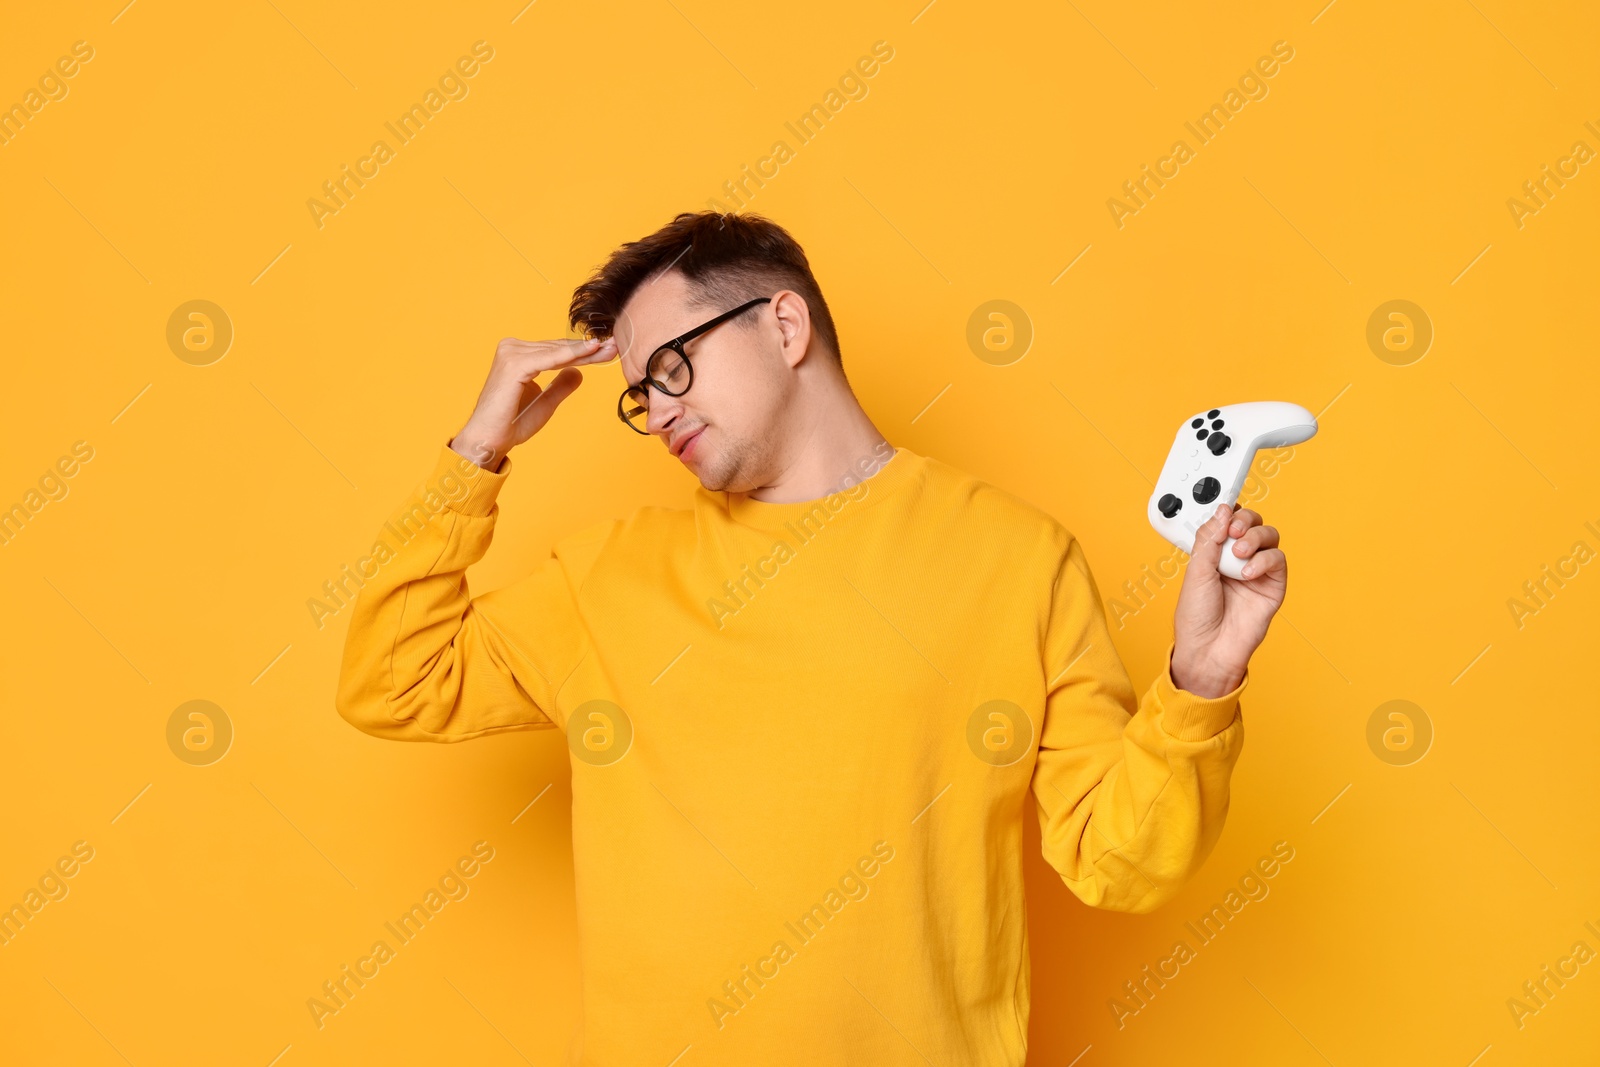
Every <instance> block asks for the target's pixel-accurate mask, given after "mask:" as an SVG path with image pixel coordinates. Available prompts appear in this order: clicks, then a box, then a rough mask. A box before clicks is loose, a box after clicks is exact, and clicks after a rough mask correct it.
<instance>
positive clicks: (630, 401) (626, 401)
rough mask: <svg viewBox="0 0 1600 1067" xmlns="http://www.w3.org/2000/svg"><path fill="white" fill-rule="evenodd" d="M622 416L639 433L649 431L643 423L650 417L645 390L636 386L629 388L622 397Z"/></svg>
mask: <svg viewBox="0 0 1600 1067" xmlns="http://www.w3.org/2000/svg"><path fill="white" fill-rule="evenodd" d="M622 417H623V418H624V419H626V420H627V421H628V425H629V426H632V427H633V428H634V429H635V430H638V431H639V432H640V433H649V432H650V431H649V430H648V429H646V428H645V423H646V421H647V420H648V419H649V417H650V408H649V405H648V402H647V400H646V396H645V391H644V390H643V389H641V388H639V387H638V386H635V387H634V388H632V389H629V390H628V392H627V395H625V396H624V397H623V398H622Z"/></svg>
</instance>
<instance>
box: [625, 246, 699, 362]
mask: <svg viewBox="0 0 1600 1067" xmlns="http://www.w3.org/2000/svg"><path fill="white" fill-rule="evenodd" d="M688 298H689V287H688V284H687V282H686V281H685V279H684V278H683V276H682V275H680V274H677V273H675V272H668V273H666V274H664V275H661V276H660V277H658V278H656V279H655V280H654V281H648V282H645V283H644V284H643V285H641V286H640V287H639V288H638V289H637V290H635V291H634V293H633V295H632V296H630V297H629V298H628V302H627V303H626V304H624V305H623V306H622V310H621V311H619V312H617V318H616V321H615V322H614V323H613V324H612V327H611V336H612V337H614V338H616V341H617V351H618V352H620V353H621V354H622V360H621V362H622V371H623V374H624V375H625V376H626V378H627V380H628V381H630V382H636V381H638V380H639V379H640V378H642V377H643V376H644V361H645V360H646V359H648V358H649V357H650V353H652V352H654V351H655V350H656V349H657V348H659V347H661V345H662V343H663V342H665V341H667V340H669V339H671V338H673V337H676V336H678V334H680V333H682V332H683V331H685V330H687V329H690V328H691V327H692V326H693V325H694V324H693V323H692V322H691V323H687V324H685V319H687V318H690V317H692V316H691V315H690V314H689V311H690V309H689V308H688Z"/></svg>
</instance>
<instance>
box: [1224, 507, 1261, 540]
mask: <svg viewBox="0 0 1600 1067" xmlns="http://www.w3.org/2000/svg"><path fill="white" fill-rule="evenodd" d="M1260 524H1261V516H1260V515H1258V514H1256V513H1255V512H1253V511H1251V510H1250V509H1249V508H1240V509H1239V510H1238V511H1235V512H1234V513H1233V521H1232V522H1231V523H1229V524H1228V536H1229V537H1242V536H1244V532H1245V531H1246V530H1248V529H1250V527H1252V526H1259V525H1260Z"/></svg>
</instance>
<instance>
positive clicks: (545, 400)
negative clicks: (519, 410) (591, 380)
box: [517, 367, 583, 441]
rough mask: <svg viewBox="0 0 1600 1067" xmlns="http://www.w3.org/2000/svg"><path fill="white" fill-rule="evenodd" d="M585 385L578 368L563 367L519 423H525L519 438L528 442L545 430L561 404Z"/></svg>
mask: <svg viewBox="0 0 1600 1067" xmlns="http://www.w3.org/2000/svg"><path fill="white" fill-rule="evenodd" d="M582 384H583V372H582V371H580V370H578V368H576V367H563V368H562V369H561V372H560V373H559V374H557V375H556V376H555V377H554V378H552V379H551V380H550V384H548V385H546V386H544V387H543V388H542V389H541V390H540V391H539V395H538V396H537V397H536V398H534V401H533V403H531V404H529V405H528V407H527V409H526V410H525V411H524V412H523V414H522V417H521V418H520V419H518V420H517V421H518V422H519V423H523V425H522V426H521V427H520V429H521V431H522V432H521V433H519V435H518V436H519V437H520V439H521V440H524V441H526V440H527V439H528V438H529V437H532V436H533V435H534V434H536V433H538V432H539V431H540V430H542V429H544V425H545V423H547V422H549V421H550V416H551V415H553V414H554V413H555V410H556V408H557V407H558V406H560V404H561V402H562V401H563V400H565V399H566V398H567V397H569V396H571V395H572V394H573V393H574V392H576V391H577V388H578V386H580V385H582Z"/></svg>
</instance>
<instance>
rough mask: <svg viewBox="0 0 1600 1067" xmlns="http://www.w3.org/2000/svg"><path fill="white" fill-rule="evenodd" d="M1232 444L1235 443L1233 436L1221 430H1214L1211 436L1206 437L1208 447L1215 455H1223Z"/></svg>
mask: <svg viewBox="0 0 1600 1067" xmlns="http://www.w3.org/2000/svg"><path fill="white" fill-rule="evenodd" d="M1231 444H1233V438H1231V437H1229V436H1228V435H1227V434H1225V433H1223V432H1222V431H1221V430H1217V431H1215V432H1213V433H1212V434H1211V436H1209V437H1207V438H1206V447H1207V448H1209V449H1210V450H1211V454H1212V455H1213V456H1220V455H1222V454H1223V453H1224V452H1226V451H1227V450H1228V446H1229V445H1231Z"/></svg>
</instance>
